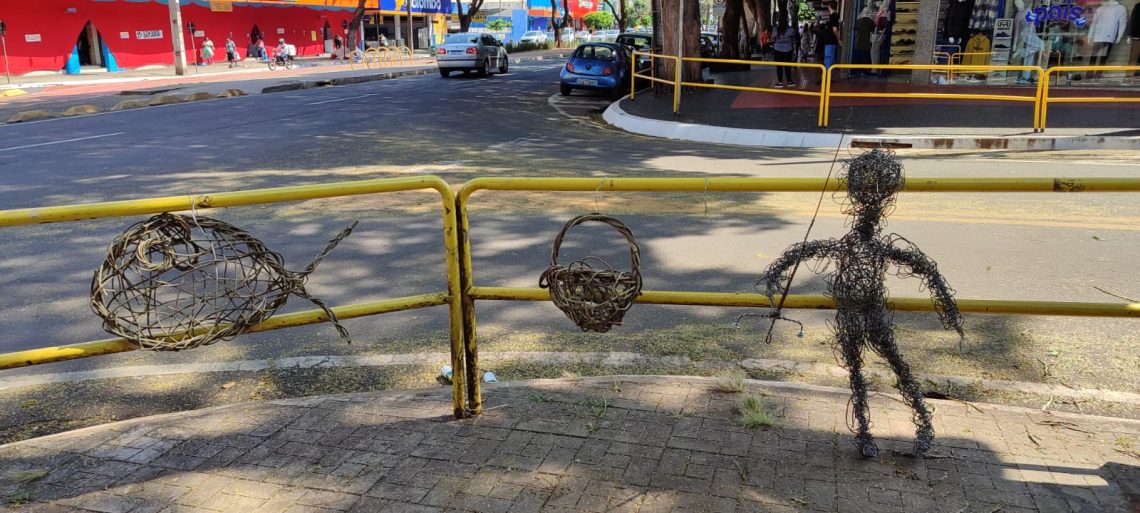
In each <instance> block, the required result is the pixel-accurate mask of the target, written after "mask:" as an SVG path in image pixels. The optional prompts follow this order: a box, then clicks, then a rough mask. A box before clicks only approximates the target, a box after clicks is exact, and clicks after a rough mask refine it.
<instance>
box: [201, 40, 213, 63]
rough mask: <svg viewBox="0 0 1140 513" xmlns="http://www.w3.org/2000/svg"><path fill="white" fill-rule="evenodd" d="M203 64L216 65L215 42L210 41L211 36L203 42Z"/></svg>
mask: <svg viewBox="0 0 1140 513" xmlns="http://www.w3.org/2000/svg"><path fill="white" fill-rule="evenodd" d="M202 62H205V63H206V65H207V66H210V65H213V64H214V42H213V41H210V37H209V36H207V37H206V40H205V41H202Z"/></svg>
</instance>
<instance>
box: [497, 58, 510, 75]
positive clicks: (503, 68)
mask: <svg viewBox="0 0 1140 513" xmlns="http://www.w3.org/2000/svg"><path fill="white" fill-rule="evenodd" d="M509 60H510V59H507V58H506V57H503V58H502V64H500V65H499V73H506V72H507V69H508V66H509V63H508V62H507V61H509Z"/></svg>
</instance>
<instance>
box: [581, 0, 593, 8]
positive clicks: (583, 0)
mask: <svg viewBox="0 0 1140 513" xmlns="http://www.w3.org/2000/svg"><path fill="white" fill-rule="evenodd" d="M578 8H579V9H593V8H594V2H590V1H589V0H578Z"/></svg>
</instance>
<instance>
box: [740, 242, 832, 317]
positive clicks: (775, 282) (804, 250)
mask: <svg viewBox="0 0 1140 513" xmlns="http://www.w3.org/2000/svg"><path fill="white" fill-rule="evenodd" d="M836 244H837V241H836V240H835V239H827V240H813V241H808V242H798V243H796V244H792V245H791V246H789V247H788V249H786V250H784V253H783V254H781V255H780V258H777V259H776V260H775V261H774V262H772V263H771V264H770V265H768V268H767V269H765V270H764V275H763V276H761V277H760V280H759V281H757V282H756V288H757V289H759V290H760V291H761V292H763V293H764V294H765V295H767V296H768V300H770V301H772V307H773V308H775V307H776V303H775V301H776V293H777V292H782V290H783V287H784V285H785V284H786V283H787V282H788V278H789V270H790V269H791V268H792V266H794V265H795V264H798V263H801V262H804V261H807V260H812V259H815V258H828V257H833V256H834V255H835V248H836Z"/></svg>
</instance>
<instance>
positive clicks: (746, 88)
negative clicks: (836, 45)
mask: <svg viewBox="0 0 1140 513" xmlns="http://www.w3.org/2000/svg"><path fill="white" fill-rule="evenodd" d="M681 61H682V62H717V63H724V64H747V65H750V66H774V67H780V66H784V67H788V68H804V69H816V70H819V73H820V77H823V74H824V73H825V70H826V68H824V67H823V65H822V64H816V63H813V62H777V61H750V60H743V59H713V58H707V57H685V58H683V59H681ZM681 86H682V87H704V88H708V89H731V90H735V91H755V92H760V93H775V94H788V95H793V96H797V95H798V96H815V97H817V98H819V115H818V116H817V119H816V124H817V126H823V105H824V99H823V95H824V85H823V81H822V80H820V85H819V91H818V92H816V91H801V90H799V89H776V88H772V87H751V86H736V85H727V84H706V83H704V82H681Z"/></svg>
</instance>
